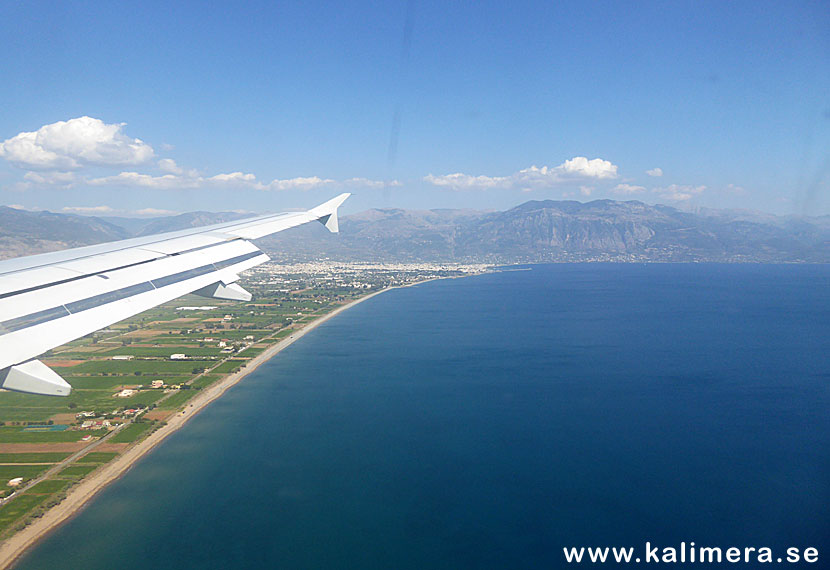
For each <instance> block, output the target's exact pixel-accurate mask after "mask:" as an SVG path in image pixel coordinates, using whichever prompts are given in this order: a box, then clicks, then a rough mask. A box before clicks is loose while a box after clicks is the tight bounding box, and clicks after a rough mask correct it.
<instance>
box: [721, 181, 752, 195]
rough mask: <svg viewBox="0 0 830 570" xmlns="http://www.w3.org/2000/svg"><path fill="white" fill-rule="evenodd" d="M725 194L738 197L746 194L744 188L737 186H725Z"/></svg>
mask: <svg viewBox="0 0 830 570" xmlns="http://www.w3.org/2000/svg"><path fill="white" fill-rule="evenodd" d="M726 192H727V193H729V194H737V195H738V196H743V195H745V194H747V193H748V192H747V190H746V188H744V187H743V186H738V185H737V184H727V185H726Z"/></svg>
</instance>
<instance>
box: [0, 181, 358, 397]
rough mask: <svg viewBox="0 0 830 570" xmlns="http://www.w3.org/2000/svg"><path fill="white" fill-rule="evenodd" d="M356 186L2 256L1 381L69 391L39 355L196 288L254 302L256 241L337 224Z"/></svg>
mask: <svg viewBox="0 0 830 570" xmlns="http://www.w3.org/2000/svg"><path fill="white" fill-rule="evenodd" d="M348 197H349V194H348V193H345V194H341V195H339V196H337V197H336V198H333V199H331V200H329V201H328V202H325V203H324V204H321V205H319V206H317V207H315V208H312V209H311V210H307V211H303V212H288V213H283V214H273V215H265V216H258V217H254V218H247V219H244V220H237V221H234V222H226V223H221V224H214V225H211V226H205V227H201V228H193V229H187V230H182V231H176V232H168V233H164V234H158V235H155V236H148V237H141V238H133V239H127V240H122V241H117V242H112V243H106V244H100V245H93V246H88V247H80V248H76V249H71V250H66V251H58V252H52V253H45V254H41V255H33V256H29V257H22V258H16V259H9V260H5V261H0V387H2V388H5V389H9V390H17V391H20V392H29V393H33V394H47V395H54V396H68V395H69V393H70V391H71V386H70V385H69V384H68V383H67V382H66V381H65V380H63V378H61V377H60V376H59V375H58V374H57V373H55V372H54V371H53V370H51V369H50V368H49V367H47V366H45V365H44V364H43V363H42V362H40V361H38V360H36V357H37V356H39V355H41V354H43V353H44V352H46V351H47V350H49V349H52V348H54V347H56V346H60V345H62V344H65V343H67V342H69V341H71V340H75V339H76V338H80V337H82V336H84V335H87V334H90V333H92V332H94V331H96V330H99V329H101V328H104V327H106V326H108V325H111V324H113V323H116V322H118V321H121V320H124V319H126V318H128V317H131V316H133V315H136V314H138V313H141V312H143V311H146V310H147V309H150V308H152V307H155V306H157V305H160V304H162V303H165V302H167V301H170V300H172V299H175V298H177V297H181V296H182V295H185V294H187V293H193V292H195V293H197V294H199V295H203V296H206V297H214V298H220V299H233V300H242V301H247V300H250V298H251V295H250V293H248V292H247V291H245V290H244V289H243V288H242V287H240V286H239V285H238V284H237V283H236V281H237V280H238V279H239V273H240V272H242V271H245V270H246V269H250V268H251V267H254V266H256V265H259V264H260V263H264V262H265V261H268V256H267V255H265V254H264V253H263V252H262V251H260V250H259V248H257V247H256V246H255V245H254V244H253V243H251V242H250V241H249V240H252V239H256V238H259V237H263V236H266V235H269V234H272V233H276V232H279V231H282V230H286V229H288V228H292V227H294V226H298V225H300V224H305V223H307V222H311V221H319V222H321V223H323V224H324V225H325V226H326V227H327V228H328V229H329V230H330V231H333V232H336V231H338V222H337V208H338V207H339V206H340V204H342V203H343V202H344V201H345V200H346V198H348Z"/></svg>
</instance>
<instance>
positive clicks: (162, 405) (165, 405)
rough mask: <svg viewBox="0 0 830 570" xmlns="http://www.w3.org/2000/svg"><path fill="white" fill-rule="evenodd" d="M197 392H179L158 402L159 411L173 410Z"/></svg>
mask: <svg viewBox="0 0 830 570" xmlns="http://www.w3.org/2000/svg"><path fill="white" fill-rule="evenodd" d="M198 393H199V391H198V390H179V391H178V392H176V393H175V394H173V395H172V396H170V397H169V398H167V399H166V400H164V401H162V402H159V409H161V410H175V409H177V408H179V407H181V406H183V405H184V404H185V402H187V401H188V400H189V399H190V398H192V397H193V396H195V395H196V394H198Z"/></svg>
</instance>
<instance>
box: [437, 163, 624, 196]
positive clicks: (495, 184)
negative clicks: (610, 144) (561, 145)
mask: <svg viewBox="0 0 830 570" xmlns="http://www.w3.org/2000/svg"><path fill="white" fill-rule="evenodd" d="M614 178H617V165H615V164H612V163H611V162H610V161H608V160H603V159H601V158H594V159H591V160H588V159H587V158H586V157H584V156H575V157H574V158H572V159H570V160H566V161H565V162H563V163H562V164H560V165H559V166H554V167H549V166H542V167H538V166H531V167H530V168H525V169H523V170H519V171H518V172H515V173H513V174H511V175H509V176H484V175H478V176H473V175H470V174H463V173H460V172H457V173H455V174H444V175H441V176H435V175H433V174H429V175H427V176H425V177H424V180H425V181H426V182H428V183H430V184H432V185H434V186H440V187H444V188H450V189H452V190H488V189H491V188H493V189H519V190H533V189H535V188H550V187H554V186H562V185H565V184H572V183H579V182H591V181H598V180H612V179H614Z"/></svg>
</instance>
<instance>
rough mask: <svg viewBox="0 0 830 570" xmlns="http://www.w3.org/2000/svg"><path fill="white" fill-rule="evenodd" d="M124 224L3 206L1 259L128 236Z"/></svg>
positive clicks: (0, 237)
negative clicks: (119, 224)
mask: <svg viewBox="0 0 830 570" xmlns="http://www.w3.org/2000/svg"><path fill="white" fill-rule="evenodd" d="M130 236H131V233H130V232H129V231H127V230H125V229H124V228H123V227H121V226H118V225H115V224H111V223H109V222H107V221H105V220H102V219H100V218H93V217H88V216H76V215H72V214H53V213H52V212H28V211H26V210H16V209H14V208H8V207H6V206H0V259H7V258H10V257H19V256H21V255H31V254H35V253H44V252H47V251H55V250H58V249H66V248H70V247H78V246H81V245H89V244H92V243H100V242H105V241H114V240H119V239H124V238H128V237H130Z"/></svg>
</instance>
